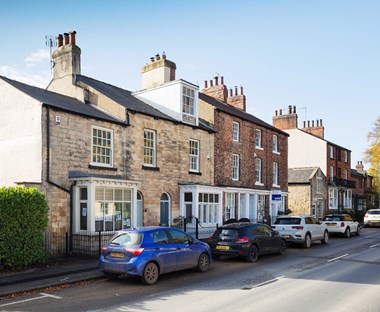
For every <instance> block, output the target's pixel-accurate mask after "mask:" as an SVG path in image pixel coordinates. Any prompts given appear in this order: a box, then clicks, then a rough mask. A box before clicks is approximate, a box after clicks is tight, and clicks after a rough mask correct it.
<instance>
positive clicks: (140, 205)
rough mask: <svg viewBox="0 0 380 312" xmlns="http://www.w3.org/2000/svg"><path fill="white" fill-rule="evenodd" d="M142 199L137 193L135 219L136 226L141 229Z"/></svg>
mask: <svg viewBox="0 0 380 312" xmlns="http://www.w3.org/2000/svg"><path fill="white" fill-rule="evenodd" d="M143 206H144V205H143V197H142V194H141V192H137V205H136V209H137V219H136V226H137V227H141V226H143V216H144V207H143Z"/></svg>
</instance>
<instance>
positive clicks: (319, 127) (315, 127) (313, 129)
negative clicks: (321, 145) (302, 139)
mask: <svg viewBox="0 0 380 312" xmlns="http://www.w3.org/2000/svg"><path fill="white" fill-rule="evenodd" d="M302 130H303V131H305V132H307V133H310V134H313V135H315V136H317V137H320V138H322V139H323V138H324V137H325V127H324V126H323V124H322V119H317V120H316V121H315V122H314V120H312V121H311V122H310V120H308V121H304V122H303V128H302Z"/></svg>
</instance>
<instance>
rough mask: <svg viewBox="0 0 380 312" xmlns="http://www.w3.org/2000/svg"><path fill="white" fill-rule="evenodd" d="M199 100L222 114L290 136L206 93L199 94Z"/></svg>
mask: <svg viewBox="0 0 380 312" xmlns="http://www.w3.org/2000/svg"><path fill="white" fill-rule="evenodd" d="M199 98H200V99H201V100H202V101H205V102H207V103H209V104H211V105H212V106H214V107H216V109H218V110H220V111H222V112H225V113H226V114H228V115H232V116H235V117H237V118H240V119H243V120H246V121H249V122H252V123H254V124H256V125H258V126H261V127H264V128H267V129H270V130H273V131H275V132H277V133H280V134H283V135H286V136H289V134H288V133H286V132H284V131H281V130H280V129H277V128H276V127H273V126H272V125H270V124H268V123H266V122H265V121H263V120H261V119H259V118H257V117H255V116H254V115H251V114H249V113H247V112H244V111H243V110H241V109H238V108H236V107H234V106H232V105H229V104H227V103H224V102H222V101H219V100H217V99H215V98H213V97H211V96H209V95H206V94H204V93H201V92H199Z"/></svg>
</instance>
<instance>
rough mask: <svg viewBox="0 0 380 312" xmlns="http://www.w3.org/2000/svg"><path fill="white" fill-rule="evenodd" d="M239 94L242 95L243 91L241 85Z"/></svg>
mask: <svg viewBox="0 0 380 312" xmlns="http://www.w3.org/2000/svg"><path fill="white" fill-rule="evenodd" d="M240 94H241V95H244V93H243V87H240Z"/></svg>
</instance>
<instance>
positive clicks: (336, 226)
mask: <svg viewBox="0 0 380 312" xmlns="http://www.w3.org/2000/svg"><path fill="white" fill-rule="evenodd" d="M322 222H323V223H324V224H326V226H327V228H328V229H329V233H339V234H342V235H343V236H344V237H346V238H348V237H350V236H351V234H354V235H358V236H359V235H360V224H359V222H357V221H355V220H353V219H352V218H351V216H350V215H348V214H344V213H342V214H330V215H326V216H324V217H323V220H322Z"/></svg>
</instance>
